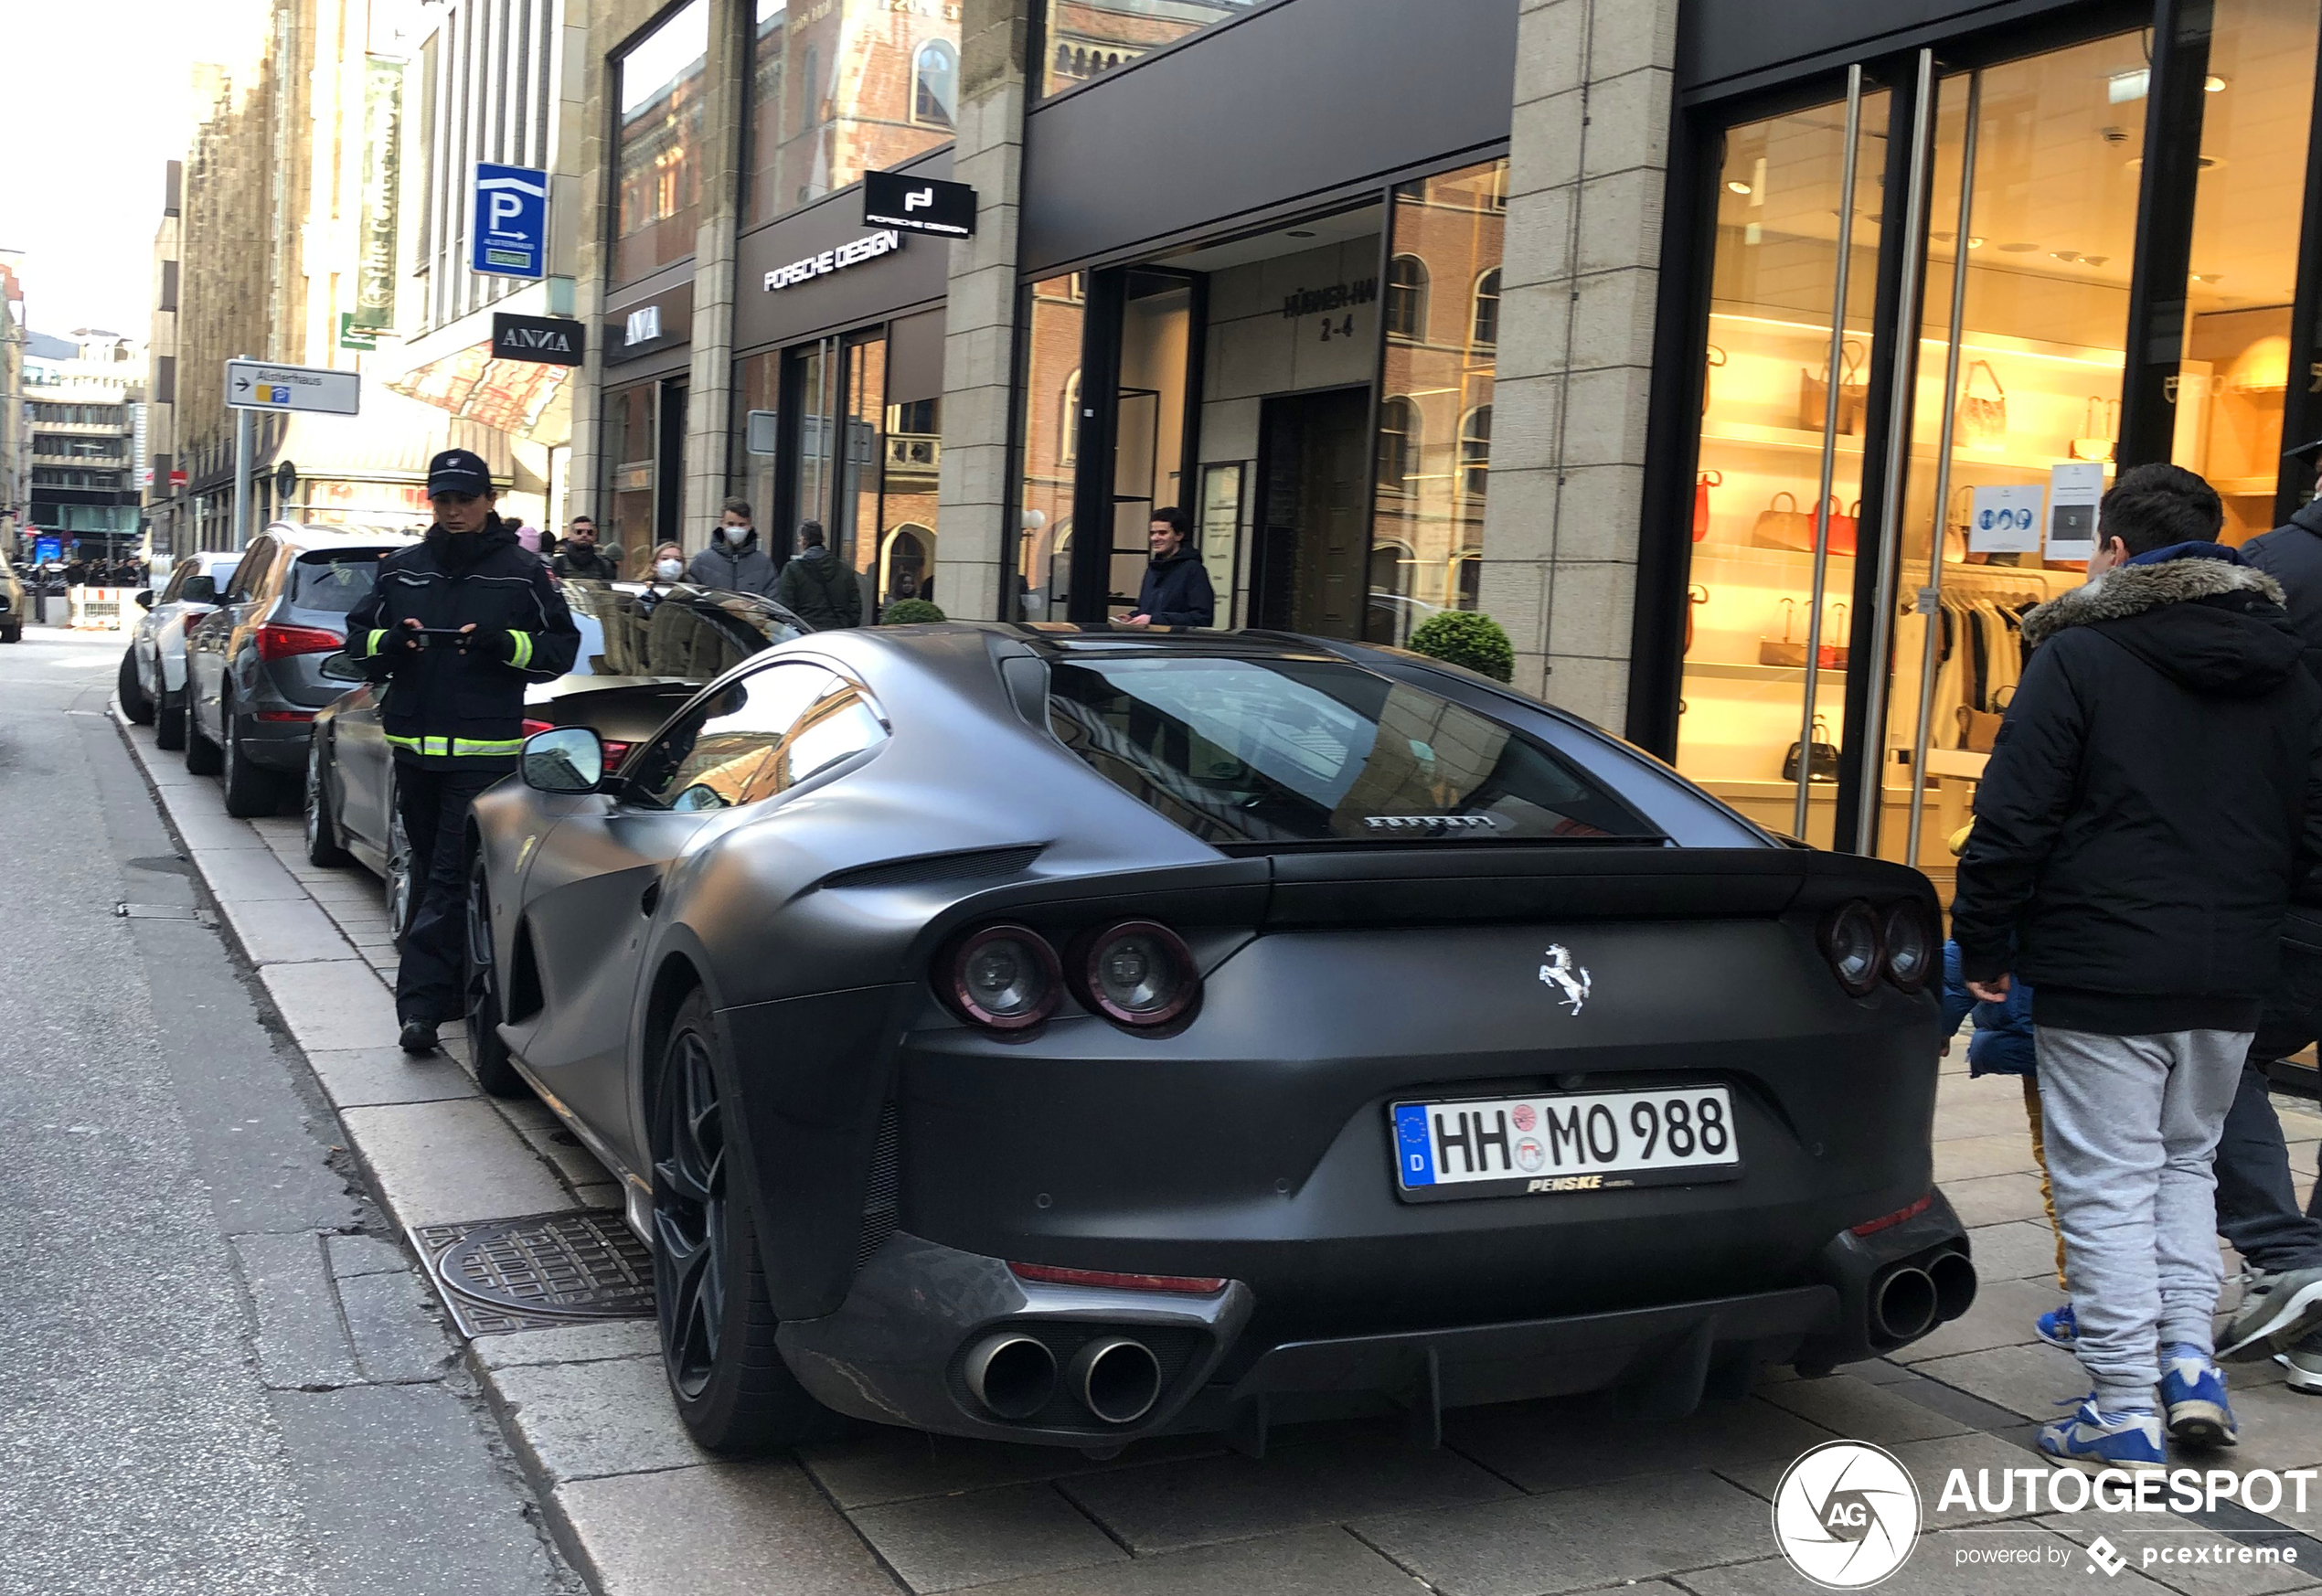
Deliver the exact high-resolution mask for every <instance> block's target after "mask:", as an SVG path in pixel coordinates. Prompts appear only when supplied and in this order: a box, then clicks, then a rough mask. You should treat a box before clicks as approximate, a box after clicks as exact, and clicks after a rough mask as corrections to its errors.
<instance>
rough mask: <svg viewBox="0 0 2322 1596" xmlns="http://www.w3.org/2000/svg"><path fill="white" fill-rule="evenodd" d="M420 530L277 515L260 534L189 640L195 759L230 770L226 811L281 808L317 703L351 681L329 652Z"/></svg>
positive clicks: (189, 760)
mask: <svg viewBox="0 0 2322 1596" xmlns="http://www.w3.org/2000/svg"><path fill="white" fill-rule="evenodd" d="M415 541H417V539H415V538H412V537H407V536H405V535H404V534H401V533H398V532H389V531H385V530H368V529H357V528H352V527H305V526H298V525H295V524H293V523H291V522H287V521H277V522H275V523H274V524H273V525H272V526H271V527H267V528H266V530H265V532H264V533H263V534H261V536H259V537H254V538H252V539H251V540H250V548H249V550H248V551H247V552H246V553H244V555H243V556H242V559H241V563H240V565H238V566H236V567H235V568H234V574H233V575H232V576H231V577H229V579H228V580H227V586H226V591H224V593H223V594H221V595H220V598H219V602H218V609H217V610H216V611H215V612H212V613H210V614H209V615H208V616H205V617H204V618H203V619H202V621H201V622H199V623H198V624H197V625H196V626H195V627H194V628H193V630H192V631H191V632H189V633H187V634H186V702H187V708H188V709H189V711H190V715H189V718H188V719H187V721H186V769H187V770H189V771H193V772H194V773H195V774H196V775H199V776H208V775H219V776H223V777H224V779H225V785H226V813H227V814H236V815H243V816H249V815H257V814H273V813H274V811H275V809H276V807H277V806H278V805H279V804H280V803H282V800H283V799H285V798H287V797H289V796H290V795H291V794H293V793H295V792H296V791H297V787H296V784H295V782H293V780H292V778H293V776H295V775H296V774H297V772H299V771H304V769H305V768H306V745H307V741H308V739H309V734H310V733H311V731H312V729H313V727H314V715H315V712H316V711H317V710H319V709H321V708H323V707H324V706H325V705H326V704H328V703H329V702H330V701H331V700H332V699H334V698H336V697H338V696H339V694H340V692H341V691H342V690H343V688H342V685H341V684H339V683H337V682H334V681H332V680H330V679H329V678H328V677H326V676H324V675H323V661H324V659H325V657H326V656H328V655H330V654H336V653H338V652H339V651H340V650H341V649H343V648H345V647H346V615H347V612H348V611H350V610H352V609H354V608H355V606H356V605H357V604H359V603H361V602H362V601H363V600H364V598H365V597H366V596H367V595H368V594H369V592H370V591H371V584H372V583H373V582H374V581H376V580H378V563H379V561H380V560H381V559H385V558H386V557H387V556H388V555H389V554H392V553H393V552H395V550H397V549H399V548H406V547H408V546H409V545H410V544H411V543H413V542H415Z"/></svg>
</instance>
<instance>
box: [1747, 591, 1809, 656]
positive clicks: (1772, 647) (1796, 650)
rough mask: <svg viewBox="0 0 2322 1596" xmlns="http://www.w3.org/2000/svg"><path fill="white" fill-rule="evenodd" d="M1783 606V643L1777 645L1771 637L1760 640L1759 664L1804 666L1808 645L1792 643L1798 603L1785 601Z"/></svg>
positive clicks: (1791, 600)
mask: <svg viewBox="0 0 2322 1596" xmlns="http://www.w3.org/2000/svg"><path fill="white" fill-rule="evenodd" d="M1781 604H1782V638H1781V641H1780V642H1778V643H1777V642H1776V641H1774V640H1773V638H1771V637H1761V638H1759V639H1758V663H1759V664H1760V665H1804V664H1805V663H1806V645H1805V644H1803V643H1793V642H1791V641H1790V633H1791V630H1792V628H1793V627H1795V625H1796V624H1797V619H1798V601H1796V600H1795V599H1784V600H1782V601H1781Z"/></svg>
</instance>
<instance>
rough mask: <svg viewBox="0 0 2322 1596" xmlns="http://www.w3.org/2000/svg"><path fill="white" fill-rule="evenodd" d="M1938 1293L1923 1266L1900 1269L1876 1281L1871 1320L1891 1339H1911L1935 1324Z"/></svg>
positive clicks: (1938, 1299) (1871, 1303)
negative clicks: (1920, 1267) (1877, 1282)
mask: <svg viewBox="0 0 2322 1596" xmlns="http://www.w3.org/2000/svg"><path fill="white" fill-rule="evenodd" d="M1939 1305H1940V1295H1939V1293H1937V1291H1936V1289H1935V1282H1934V1281H1933V1279H1932V1278H1931V1277H1930V1276H1929V1275H1928V1273H1927V1271H1925V1270H1923V1269H1912V1268H1908V1267H1906V1268H1902V1269H1898V1270H1895V1271H1893V1272H1891V1273H1890V1274H1889V1275H1888V1276H1887V1277H1886V1279H1884V1280H1882V1281H1880V1282H1879V1287H1878V1291H1877V1292H1876V1293H1875V1294H1874V1295H1873V1296H1872V1297H1871V1300H1870V1319H1871V1323H1872V1324H1874V1325H1877V1326H1878V1329H1879V1334H1880V1335H1883V1336H1886V1337H1887V1338H1888V1339H1890V1340H1893V1341H1911V1340H1914V1339H1916V1338H1917V1337H1919V1336H1922V1335H1925V1334H1926V1333H1927V1332H1928V1331H1930V1330H1932V1329H1933V1328H1934V1327H1935V1316H1936V1314H1937V1312H1938V1311H1939Z"/></svg>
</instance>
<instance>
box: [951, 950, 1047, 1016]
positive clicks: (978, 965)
mask: <svg viewBox="0 0 2322 1596" xmlns="http://www.w3.org/2000/svg"><path fill="white" fill-rule="evenodd" d="M944 995H946V996H947V997H949V998H950V999H951V1004H952V1006H953V1008H954V1009H956V1010H958V1012H959V1015H960V1017H961V1018H963V1019H966V1020H971V1021H973V1022H974V1023H975V1024H976V1025H979V1026H983V1027H986V1028H988V1029H991V1030H995V1031H1020V1030H1024V1029H1027V1028H1028V1027H1032V1026H1036V1025H1039V1023H1040V1022H1041V1021H1042V1020H1044V1019H1046V1018H1048V1017H1049V1015H1051V1014H1054V1013H1055V1012H1056V1005H1057V1003H1058V1001H1059V1000H1060V998H1061V997H1062V995H1063V980H1062V973H1061V972H1060V970H1059V969H1058V967H1057V963H1056V953H1055V952H1054V950H1052V949H1051V948H1049V945H1048V942H1047V940H1046V939H1045V938H1043V937H1042V936H1041V935H1040V933H1039V932H1038V931H1033V930H1031V929H1029V928H1028V927H1026V926H1020V925H987V926H985V928H984V929H983V930H982V931H976V932H975V933H974V934H972V935H970V936H968V937H967V938H965V939H964V940H963V941H962V942H960V944H959V946H958V948H957V949H956V950H955V951H954V952H953V954H952V957H951V962H950V965H949V968H948V971H947V974H946V975H945V979H944Z"/></svg>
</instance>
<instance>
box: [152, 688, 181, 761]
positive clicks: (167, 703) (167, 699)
mask: <svg viewBox="0 0 2322 1596" xmlns="http://www.w3.org/2000/svg"><path fill="white" fill-rule="evenodd" d="M154 745H155V746H156V747H159V748H162V749H165V750H168V751H169V752H171V753H176V752H177V751H178V750H181V749H183V748H184V747H185V746H186V700H185V697H184V696H183V695H182V694H181V695H178V696H176V697H172V696H171V694H170V691H169V689H168V688H167V687H164V688H163V689H162V690H161V705H160V708H158V709H157V710H156V711H155V713H154Z"/></svg>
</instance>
